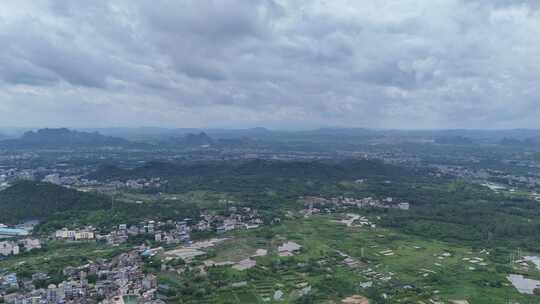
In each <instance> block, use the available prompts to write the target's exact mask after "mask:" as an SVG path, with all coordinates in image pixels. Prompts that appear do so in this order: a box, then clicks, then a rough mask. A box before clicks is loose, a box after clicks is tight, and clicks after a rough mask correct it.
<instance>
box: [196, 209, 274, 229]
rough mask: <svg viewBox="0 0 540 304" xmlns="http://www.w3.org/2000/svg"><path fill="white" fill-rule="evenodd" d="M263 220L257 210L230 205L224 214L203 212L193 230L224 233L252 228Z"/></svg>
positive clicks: (258, 225)
mask: <svg viewBox="0 0 540 304" xmlns="http://www.w3.org/2000/svg"><path fill="white" fill-rule="evenodd" d="M263 223H264V222H263V220H262V219H261V218H260V216H259V214H258V212H257V210H255V209H253V208H249V207H241V208H238V207H230V208H229V209H228V212H227V214H226V215H219V214H216V213H210V212H204V213H202V214H201V220H200V221H199V222H198V223H197V224H195V225H194V227H193V228H194V229H195V230H199V231H211V230H214V231H216V232H217V233H224V232H227V231H231V230H235V229H254V228H258V227H260V225H262V224H263Z"/></svg>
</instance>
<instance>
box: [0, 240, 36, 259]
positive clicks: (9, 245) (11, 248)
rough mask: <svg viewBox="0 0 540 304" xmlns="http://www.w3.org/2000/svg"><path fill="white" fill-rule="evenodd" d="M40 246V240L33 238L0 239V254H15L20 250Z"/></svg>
mask: <svg viewBox="0 0 540 304" xmlns="http://www.w3.org/2000/svg"><path fill="white" fill-rule="evenodd" d="M40 248H41V241H40V240H39V239H35V238H24V239H20V240H16V241H11V240H10V241H1V242H0V256H10V255H17V254H19V253H20V252H21V251H22V250H24V251H30V250H34V249H40Z"/></svg>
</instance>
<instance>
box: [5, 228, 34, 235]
mask: <svg viewBox="0 0 540 304" xmlns="http://www.w3.org/2000/svg"><path fill="white" fill-rule="evenodd" d="M0 235H28V231H26V230H24V229H17V228H0Z"/></svg>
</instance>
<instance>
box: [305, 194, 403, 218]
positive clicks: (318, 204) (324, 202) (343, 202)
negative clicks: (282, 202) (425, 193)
mask: <svg viewBox="0 0 540 304" xmlns="http://www.w3.org/2000/svg"><path fill="white" fill-rule="evenodd" d="M301 200H302V201H303V203H304V206H305V208H304V210H302V213H303V214H304V215H306V216H309V215H312V214H317V213H320V212H323V211H324V212H332V211H334V209H337V208H343V207H345V208H346V207H356V208H377V209H400V210H409V208H410V204H409V203H408V202H404V201H401V200H396V199H394V198H392V197H387V198H385V199H382V200H380V199H376V198H373V197H365V198H352V197H343V196H340V197H333V198H324V197H318V196H307V197H302V198H301Z"/></svg>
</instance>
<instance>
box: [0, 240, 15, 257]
mask: <svg viewBox="0 0 540 304" xmlns="http://www.w3.org/2000/svg"><path fill="white" fill-rule="evenodd" d="M17 254H19V245H17V243H15V242H11V241H5V242H0V255H3V256H8V255H17Z"/></svg>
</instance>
